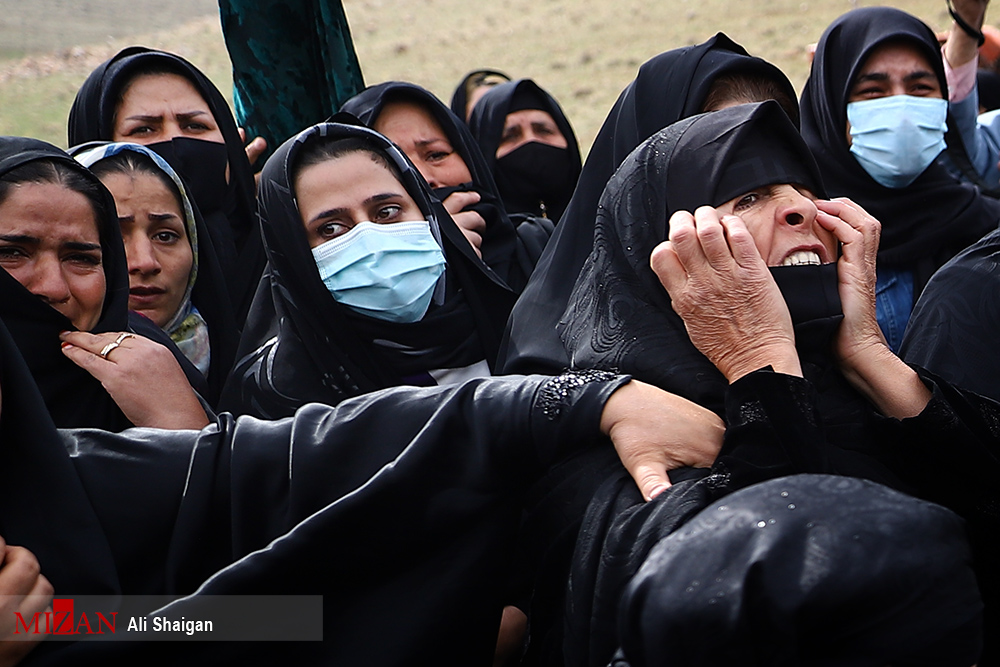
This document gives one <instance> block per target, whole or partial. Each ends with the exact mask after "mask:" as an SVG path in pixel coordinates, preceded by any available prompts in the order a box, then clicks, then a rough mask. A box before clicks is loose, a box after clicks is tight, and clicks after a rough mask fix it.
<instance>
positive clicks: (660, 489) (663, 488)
mask: <svg viewBox="0 0 1000 667" xmlns="http://www.w3.org/2000/svg"><path fill="white" fill-rule="evenodd" d="M669 488H670V485H668V484H660V485H659V486H657V487H656V488H655V489H653V490H652V491H650V492H649V499H650V500H652V499H653V498H656V496H658V495H660V494H661V493H663V492H664V491H666V490H667V489H669Z"/></svg>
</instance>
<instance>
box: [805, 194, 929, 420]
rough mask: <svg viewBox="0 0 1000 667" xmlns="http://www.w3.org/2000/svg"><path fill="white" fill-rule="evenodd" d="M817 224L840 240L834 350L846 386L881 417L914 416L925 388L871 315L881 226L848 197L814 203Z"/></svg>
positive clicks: (922, 403) (922, 404) (920, 407)
mask: <svg viewBox="0 0 1000 667" xmlns="http://www.w3.org/2000/svg"><path fill="white" fill-rule="evenodd" d="M816 206H817V207H818V208H819V210H820V212H819V215H818V216H817V218H816V220H817V222H818V223H819V224H820V225H822V226H823V227H824V228H825V229H827V230H829V231H831V232H833V234H834V236H836V237H837V240H839V241H840V243H841V256H840V259H839V260H838V262H837V275H838V278H839V292H840V300H841V303H842V305H843V308H844V321H843V323H841V325H840V330H839V331H838V333H837V339H836V342H835V351H836V354H837V358H838V360H839V363H840V369H841V371H842V372H843V373H844V376H845V377H846V378H847V380H848V381H849V382H850V383H851V385H852V386H853V387H854V388H855V389H857V390H858V391H859V392H861V393H862V394H863V395H864V396H865V397H866V398H868V400H869V401H871V402H872V404H874V405H875V407H876V408H878V410H879V411H880V412H881V413H882V414H883V415H885V416H887V417H894V418H896V419H905V418H907V417H913V416H916V415H918V414H920V412H921V411H923V409H924V407H925V406H926V405H927V403H928V402H929V401H930V397H931V395H930V391H929V390H928V389H927V387H926V386H924V383H923V382H922V381H921V380H920V377H919V376H918V375H917V374H916V372H915V371H914V370H913V369H912V368H910V367H909V366H907V365H906V364H905V363H904V362H903V361H902V359H900V358H899V357H897V356H896V355H895V354H893V353H892V351H891V350H890V349H889V346H888V345H886V342H885V338H884V337H883V336H882V331H881V329H880V328H879V326H878V322H877V321H876V319H875V262H876V257H877V255H878V242H879V235H880V233H881V225H880V224H879V222H878V220H876V219H875V218H873V217H871V216H870V215H868V213H867V212H865V210H864V209H862V208H861V207H860V206H858V205H857V204H855V203H854V202H852V201H850V200H849V199H837V200H834V201H829V202H826V201H818V202H816Z"/></svg>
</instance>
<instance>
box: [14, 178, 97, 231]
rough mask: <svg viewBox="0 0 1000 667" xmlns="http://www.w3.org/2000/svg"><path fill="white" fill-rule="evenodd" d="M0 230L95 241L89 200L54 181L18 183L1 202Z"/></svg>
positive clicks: (93, 221) (94, 226)
mask: <svg viewBox="0 0 1000 667" xmlns="http://www.w3.org/2000/svg"><path fill="white" fill-rule="evenodd" d="M0 212H2V214H0V233H2V234H14V233H30V234H31V235H32V236H36V237H38V238H44V239H58V240H65V241H72V240H79V241H86V242H88V243H98V242H99V238H100V232H99V230H98V227H97V218H96V217H95V215H94V209H93V207H92V206H91V204H90V200H89V199H87V197H86V196H84V195H83V194H81V193H79V192H77V191H75V190H71V189H69V188H67V187H64V186H62V185H59V184H57V183H18V184H17V185H15V186H14V187H12V188H11V190H10V192H9V194H8V195H7V197H6V198H5V199H4V201H3V202H2V203H0Z"/></svg>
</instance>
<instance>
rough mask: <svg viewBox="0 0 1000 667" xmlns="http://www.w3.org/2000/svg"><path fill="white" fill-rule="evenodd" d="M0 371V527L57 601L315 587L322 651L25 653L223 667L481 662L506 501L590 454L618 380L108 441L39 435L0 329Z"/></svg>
mask: <svg viewBox="0 0 1000 667" xmlns="http://www.w3.org/2000/svg"><path fill="white" fill-rule="evenodd" d="M0 375H2V379H0V387H2V396H3V402H2V410H0V434H2V438H0V442H2V443H3V446H2V447H0V477H2V479H3V484H2V485H0V535H3V537H4V538H5V540H6V541H7V542H8V543H10V544H18V545H23V546H25V547H27V548H28V549H30V550H31V551H32V552H33V553H34V554H35V555H36V556H37V557H38V560H39V562H40V564H41V568H42V571H43V572H44V574H45V576H46V577H48V578H49V580H50V581H51V582H52V584H53V586H54V587H55V589H56V590H57V591H58V594H59V595H61V596H66V597H73V596H76V595H86V594H94V595H96V594H107V595H111V594H125V595H130V594H151V595H152V594H167V595H188V594H191V593H194V592H195V591H197V592H198V593H200V594H225V595H238V594H259V595H264V594H270V593H283V594H321V595H325V597H326V607H325V613H324V641H323V642H321V643H310V642H307V643H302V644H294V643H291V644H280V645H279V646H278V647H268V646H266V645H265V646H261V645H259V644H257V643H255V642H247V643H240V644H232V645H227V646H213V645H212V644H211V643H208V644H200V645H192V644H187V645H183V646H179V647H178V646H177V645H175V647H174V648H173V650H172V648H171V647H169V646H161V645H157V644H145V645H131V646H128V645H121V644H119V645H108V644H102V643H100V642H96V643H80V644H76V645H67V644H64V643H61V642H46V643H45V644H44V645H43V646H41V647H39V648H38V649H36V650H35V651H34V652H33V653H32V655H31V656H30V657H29V659H28V660H27V661H26V662H25V663H24V664H67V663H68V662H75V664H96V662H95V661H96V660H97V659H99V658H102V657H104V656H105V652H107V653H109V654H110V655H111V656H121V655H122V654H123V653H125V654H129V655H128V657H131V658H133V659H139V660H141V661H143V662H146V661H150V660H155V661H156V662H160V661H162V658H163V656H165V655H170V656H171V657H175V658H184V660H185V664H192V663H193V664H219V662H218V661H219V660H220V654H219V653H218V652H219V651H221V652H222V654H221V655H222V658H224V659H225V661H226V662H227V663H231V662H234V661H237V660H238V659H239V660H242V661H249V662H258V661H259V659H260V656H261V655H269V656H270V657H273V658H278V657H280V658H282V659H284V660H286V661H291V662H292V663H293V664H320V663H322V664H366V665H400V664H433V663H434V662H435V661H437V662H440V663H442V664H477V663H480V662H485V661H487V660H488V659H489V656H490V655H491V654H492V650H493V646H494V642H495V639H496V627H497V623H498V621H499V615H500V600H499V596H498V589H499V586H500V584H499V582H501V581H502V579H503V576H502V575H503V569H504V567H505V565H506V554H507V551H508V549H509V544H510V541H511V537H512V532H513V529H514V527H515V526H516V520H517V507H518V503H517V498H518V496H519V494H520V493H522V491H523V488H524V486H525V485H526V484H527V483H528V482H530V481H531V480H532V479H533V478H534V477H536V476H537V475H538V474H539V473H540V472H541V471H542V470H543V469H544V467H545V466H546V465H548V464H549V463H550V462H551V461H553V460H555V459H556V458H558V457H560V456H562V455H564V454H565V453H566V452H568V451H572V450H573V449H576V448H580V447H586V446H588V445H598V446H601V445H602V444H604V446H606V440H603V439H602V436H601V435H600V431H599V428H598V426H599V421H600V413H601V410H602V407H603V405H604V402H605V401H606V400H607V398H608V396H610V394H611V393H612V392H613V391H614V390H615V389H617V388H618V387H619V386H621V384H622V383H623V382H624V381H626V380H625V379H624V378H609V379H604V380H599V381H592V382H589V383H582V384H575V383H571V384H569V385H567V384H565V383H564V384H559V381H558V380H553V379H551V378H543V377H536V378H503V379H484V380H478V381H473V382H471V383H468V384H465V385H462V386H455V387H449V388H431V389H414V388H395V389H391V390H387V391H386V392H381V393H377V394H370V395H367V396H364V397H359V398H357V399H354V400H352V401H349V402H347V403H345V404H344V405H342V406H340V407H338V408H330V407H327V406H320V405H314V406H310V407H308V408H305V409H303V410H302V411H300V412H299V413H298V414H297V415H296V416H295V417H294V418H292V419H287V420H281V421H276V422H262V421H259V420H255V419H252V418H243V419H239V420H236V419H234V418H233V417H232V416H230V415H223V416H222V417H221V418H220V420H219V421H218V423H217V424H214V425H212V426H209V427H207V428H206V429H204V430H203V431H201V432H194V431H158V430H152V429H143V430H141V431H140V430H136V431H127V432H125V433H122V434H117V435H116V434H111V433H107V432H104V431H98V430H67V431H56V429H55V427H54V425H53V424H52V422H51V420H50V419H49V418H48V415H47V414H46V410H45V407H44V404H43V402H42V400H41V397H40V396H39V395H38V393H37V391H36V389H35V387H34V383H33V382H32V378H31V376H30V374H29V372H28V370H27V368H26V367H25V365H24V363H23V361H22V360H21V359H20V356H19V354H18V352H17V349H16V347H15V345H14V343H13V341H12V339H11V338H10V337H9V335H8V334H7V332H6V330H5V329H4V328H3V327H2V325H0ZM557 385H558V386H557ZM565 389H568V391H566V392H565V393H563V391H562V390H565ZM602 441H603V443H602ZM181 604H184V603H183V602H182V603H181ZM194 604H196V601H195V602H194ZM387 637H390V638H392V641H386V638H387ZM270 649H274V650H275V653H274V654H273V655H271V654H269V653H268V650H270ZM213 661H216V662H213Z"/></svg>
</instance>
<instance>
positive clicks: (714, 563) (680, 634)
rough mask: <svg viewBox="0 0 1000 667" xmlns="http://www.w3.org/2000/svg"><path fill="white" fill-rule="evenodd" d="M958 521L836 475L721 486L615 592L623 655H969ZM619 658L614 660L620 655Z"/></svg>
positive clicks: (659, 659) (745, 658)
mask: <svg viewBox="0 0 1000 667" xmlns="http://www.w3.org/2000/svg"><path fill="white" fill-rule="evenodd" d="M971 560H972V554H971V553H970V551H969V548H968V545H967V543H966V541H965V536H964V523H963V521H962V520H961V519H959V517H958V516H956V515H955V514H953V513H952V512H950V511H949V510H946V509H945V508H943V507H941V506H939V505H933V504H931V503H927V502H924V501H921V500H917V499H915V498H911V497H909V496H905V495H903V494H901V493H898V492H896V491H892V490H890V489H888V488H886V487H883V486H879V485H877V484H873V483H871V482H865V481H861V480H856V479H850V478H845V477H826V476H818V475H796V476H793V477H784V478H780V479H775V480H772V481H769V482H764V483H761V484H757V485H755V486H751V487H748V488H746V489H743V490H741V491H737V492H735V493H733V494H731V495H729V496H726V497H725V498H724V499H723V500H722V501H720V502H718V503H717V504H715V505H714V506H710V507H708V508H706V509H705V510H703V511H702V512H700V513H699V514H698V515H697V516H695V517H694V518H693V519H691V520H690V521H689V522H688V523H687V524H685V525H684V526H683V527H682V528H680V529H679V530H677V531H676V532H674V533H673V534H671V535H669V536H668V537H666V538H664V539H663V540H661V541H660V542H659V544H657V545H656V547H654V548H653V550H652V551H651V552H650V554H649V557H648V558H647V559H646V563H645V565H643V567H642V569H640V570H639V573H638V574H637V575H636V576H635V578H634V579H633V580H632V582H631V583H630V584H629V586H628V588H627V589H626V592H625V595H624V596H623V598H622V615H621V617H620V622H619V626H620V628H621V637H622V646H623V649H624V653H625V655H626V658H627V660H628V661H629V664H630V665H631V667H645V666H646V665H665V664H669V665H677V666H684V665H698V666H699V667H710V666H715V665H718V666H719V667H721V666H723V665H727V666H728V665H746V666H748V667H749V666H752V665H767V666H768V667H784V666H787V667H792V666H793V665H794V666H798V665H814V666H817V667H819V666H830V667H832V666H833V665H837V666H838V667H842V666H844V665H852V666H856V667H863V666H865V667H867V666H870V667H881V666H882V665H887V664H892V665H905V666H908V667H917V666H918V665H926V666H928V667H930V666H932V665H933V666H935V667H937V666H941V667H948V666H953V667H968V666H969V665H972V664H975V662H976V660H977V659H978V658H979V654H980V651H981V650H982V640H983V637H982V633H983V631H982V608H983V607H982V602H981V600H980V598H979V590H978V587H977V585H976V577H975V574H974V573H973V570H972V567H971ZM616 664H617V663H616Z"/></svg>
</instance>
